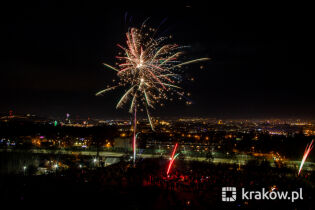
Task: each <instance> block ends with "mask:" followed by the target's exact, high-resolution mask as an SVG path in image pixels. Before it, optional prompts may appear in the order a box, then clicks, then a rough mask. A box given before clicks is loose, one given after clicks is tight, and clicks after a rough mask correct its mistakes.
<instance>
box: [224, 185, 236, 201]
mask: <svg viewBox="0 0 315 210" xmlns="http://www.w3.org/2000/svg"><path fill="white" fill-rule="evenodd" d="M235 200H236V187H222V201H227V202H232V201H235Z"/></svg>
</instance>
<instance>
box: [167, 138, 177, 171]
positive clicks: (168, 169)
mask: <svg viewBox="0 0 315 210" xmlns="http://www.w3.org/2000/svg"><path fill="white" fill-rule="evenodd" d="M177 146H178V143H176V144H175V147H174V149H173V153H172V156H171V159H170V163H169V164H168V168H167V172H166V175H168V174H169V173H170V170H171V167H172V165H173V162H174V160H175V158H176V157H177V156H178V154H176V155H175V152H176V149H177ZM174 155H175V156H174Z"/></svg>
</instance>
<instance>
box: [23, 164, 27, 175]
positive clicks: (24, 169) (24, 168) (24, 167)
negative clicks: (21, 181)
mask: <svg viewBox="0 0 315 210" xmlns="http://www.w3.org/2000/svg"><path fill="white" fill-rule="evenodd" d="M26 168H27V167H26V166H23V171H24V175H25V171H26Z"/></svg>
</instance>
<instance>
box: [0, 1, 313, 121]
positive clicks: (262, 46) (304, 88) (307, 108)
mask: <svg viewBox="0 0 315 210" xmlns="http://www.w3.org/2000/svg"><path fill="white" fill-rule="evenodd" d="M258 8H259V7H256V8H252V9H250V11H247V10H235V11H232V12H231V10H224V9H222V8H220V12H218V11H217V8H215V7H213V6H211V5H202V6H200V5H198V6H195V5H194V4H189V3H182V4H179V5H178V6H177V8H174V7H172V8H167V7H164V8H155V7H152V8H137V7H134V8H108V7H105V6H103V5H102V6H99V5H97V4H95V5H88V6H86V5H75V6H74V5H70V4H69V5H58V4H55V3H41V4H38V5H35V4H34V5H27V6H25V7H23V6H21V7H19V8H16V7H15V6H8V7H7V8H3V9H4V10H6V13H5V14H2V17H1V22H0V23H1V35H0V38H1V41H0V42H1V63H0V65H1V70H0V94H1V103H0V113H2V114H5V113H8V111H9V110H13V111H14V112H15V113H23V114H24V113H33V114H36V115H41V116H46V117H57V118H60V117H63V116H65V114H66V113H67V112H68V113H70V114H71V115H72V116H77V117H79V118H86V117H91V118H106V119H109V118H119V117H124V116H125V117H127V116H128V113H127V110H120V111H117V110H116V109H115V103H116V102H117V100H118V98H119V96H120V95H121V94H122V93H123V92H121V91H114V92H112V93H109V94H106V95H105V96H103V97H96V96H94V94H95V93H96V92H97V91H99V90H101V89H102V88H103V87H105V86H106V84H108V83H110V82H111V80H112V79H115V78H116V77H115V72H113V71H111V70H109V69H106V68H104V67H103V66H102V63H103V62H106V63H109V64H114V62H115V58H114V57H115V55H116V54H117V52H118V51H119V49H118V48H117V47H116V44H117V43H121V44H124V38H125V35H124V33H125V32H126V30H127V29H128V27H129V26H139V25H140V24H141V23H142V21H144V20H145V19H146V18H147V17H150V21H149V24H150V25H151V26H153V27H157V26H158V25H159V24H160V23H161V22H162V21H163V20H166V21H165V22H164V24H163V25H162V26H161V33H162V32H164V33H165V34H166V35H168V34H172V35H173V41H174V42H176V43H179V44H185V45H190V46H191V49H189V50H188V51H187V56H188V57H191V58H198V57H210V58H211V59H212V60H211V61H209V62H206V63H200V64H194V65H191V66H189V68H188V69H187V75H189V77H193V78H194V79H195V81H194V82H189V81H185V82H184V83H183V86H184V87H185V88H186V89H187V90H188V91H189V92H190V93H191V94H192V96H191V99H192V100H193V104H192V105H190V106H187V105H185V103H184V102H179V101H176V102H169V103H167V104H166V106H165V107H163V108H157V109H156V110H155V111H154V112H153V113H152V114H153V116H163V117H165V116H173V117H177V116H202V117H205V116H207V117H218V118H269V117H272V118H283V117H290V118H309V119H310V118H314V117H315V109H314V107H315V99H314V76H313V75H314V74H313V72H314V68H313V67H311V66H313V65H310V63H311V61H312V59H314V58H313V56H311V54H314V53H310V52H311V47H310V42H311V40H312V39H311V33H310V31H312V27H313V25H314V24H313V23H312V21H311V18H310V16H309V13H307V12H303V10H302V11H301V10H298V9H295V10H286V9H284V8H283V9H281V8H277V9H262V10H258ZM268 8H269V7H268ZM125 17H126V18H125ZM312 38H313V37H312ZM312 49H313V48H312ZM200 65H203V66H204V68H203V69H200Z"/></svg>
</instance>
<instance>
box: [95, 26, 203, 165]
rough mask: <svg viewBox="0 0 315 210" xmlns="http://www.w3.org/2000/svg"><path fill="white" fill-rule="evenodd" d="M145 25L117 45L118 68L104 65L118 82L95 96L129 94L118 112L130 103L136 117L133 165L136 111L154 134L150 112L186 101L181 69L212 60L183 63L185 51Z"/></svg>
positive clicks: (131, 30) (127, 35)
mask: <svg viewBox="0 0 315 210" xmlns="http://www.w3.org/2000/svg"><path fill="white" fill-rule="evenodd" d="M145 22H146V21H145ZM145 22H144V23H143V24H142V25H141V27H140V28H134V27H132V28H129V30H128V31H127V33H126V45H125V46H122V45H120V44H117V46H118V47H119V48H120V49H121V52H120V53H119V54H118V56H116V58H117V63H116V66H115V67H114V66H112V65H109V64H106V63H104V65H105V66H106V67H108V68H110V69H112V70H114V71H116V72H117V76H118V82H117V83H116V84H114V85H113V86H109V87H107V88H106V89H104V90H101V91H99V92H98V93H96V95H97V96H98V95H101V94H104V93H106V92H108V91H111V90H114V89H116V88H124V89H125V90H126V91H125V93H124V94H123V95H122V97H121V98H120V100H119V101H118V103H117V105H116V108H122V107H123V106H124V105H125V104H126V103H128V102H130V105H129V112H130V113H132V114H133V115H134V135H133V153H134V155H133V161H134V164H135V159H136V135H135V133H136V124H137V120H136V113H137V110H138V109H139V110H140V111H145V112H146V115H147V117H148V120H149V123H150V126H151V128H152V130H154V126H153V123H152V119H151V116H150V109H154V108H155V106H156V105H157V104H159V105H160V106H163V105H164V104H163V102H162V101H164V100H173V98H172V97H174V96H178V97H179V98H185V91H184V90H183V89H182V88H181V87H180V86H179V85H178V84H179V83H180V81H181V74H180V73H181V67H182V66H184V65H188V64H191V63H195V62H201V61H206V60H209V58H199V59H195V60H182V59H181V57H183V56H182V55H183V53H184V52H183V49H184V48H185V47H184V46H179V45H178V44H168V43H167V40H169V38H170V37H160V38H155V35H156V33H157V30H156V29H153V28H148V27H147V25H146V24H145ZM170 96H171V97H170Z"/></svg>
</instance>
